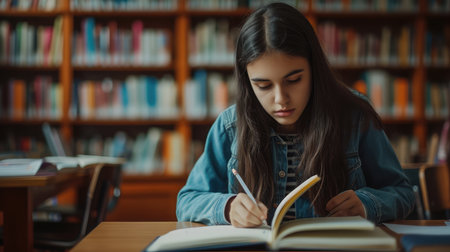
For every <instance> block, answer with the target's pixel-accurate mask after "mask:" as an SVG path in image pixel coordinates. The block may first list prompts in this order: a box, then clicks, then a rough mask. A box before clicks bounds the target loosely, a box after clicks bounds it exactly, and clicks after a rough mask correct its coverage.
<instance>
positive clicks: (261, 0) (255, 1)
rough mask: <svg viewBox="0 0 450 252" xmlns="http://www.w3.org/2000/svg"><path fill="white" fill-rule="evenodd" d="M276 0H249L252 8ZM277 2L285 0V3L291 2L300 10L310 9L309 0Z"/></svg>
mask: <svg viewBox="0 0 450 252" xmlns="http://www.w3.org/2000/svg"><path fill="white" fill-rule="evenodd" d="M272 2H275V1H273V0H249V1H248V7H250V8H251V9H256V8H259V7H261V6H263V5H266V4H269V3H272ZM276 2H283V3H285V4H289V5H291V6H294V7H296V8H298V9H299V10H301V11H303V10H307V9H308V0H281V1H276Z"/></svg>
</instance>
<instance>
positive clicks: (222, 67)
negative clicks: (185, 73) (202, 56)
mask: <svg viewBox="0 0 450 252" xmlns="http://www.w3.org/2000/svg"><path fill="white" fill-rule="evenodd" d="M190 68H191V70H199V69H203V70H207V71H221V72H222V71H233V70H234V66H233V65H193V66H190Z"/></svg>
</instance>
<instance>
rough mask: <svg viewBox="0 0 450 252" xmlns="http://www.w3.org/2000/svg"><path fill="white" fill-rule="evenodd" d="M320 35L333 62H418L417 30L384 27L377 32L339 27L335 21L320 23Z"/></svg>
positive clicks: (401, 63)
mask: <svg viewBox="0 0 450 252" xmlns="http://www.w3.org/2000/svg"><path fill="white" fill-rule="evenodd" d="M317 36H318V37H319V39H320V40H321V42H322V46H323V48H324V50H325V51H326V54H327V56H328V59H329V60H330V63H331V64H333V65H396V66H397V65H400V66H410V65H414V64H415V63H416V54H415V49H416V46H415V45H416V39H415V34H414V29H412V28H411V27H408V26H402V27H399V28H397V29H395V28H388V27H383V28H381V30H379V31H378V32H377V33H375V32H366V31H358V30H356V29H354V28H349V27H340V26H338V25H337V24H336V23H334V22H324V23H320V24H319V25H318V26H317Z"/></svg>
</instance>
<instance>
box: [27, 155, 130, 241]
mask: <svg viewBox="0 0 450 252" xmlns="http://www.w3.org/2000/svg"><path fill="white" fill-rule="evenodd" d="M94 166H95V167H94V169H93V172H92V176H91V178H90V181H89V184H88V186H87V188H86V189H87V190H86V191H85V193H86V194H85V195H86V196H85V200H84V202H83V203H82V207H81V208H79V207H78V208H77V207H75V208H64V207H62V208H61V207H60V206H57V207H54V208H51V207H50V208H48V207H47V208H42V209H38V211H46V212H47V213H59V214H61V215H64V218H63V220H62V221H60V222H35V223H34V235H35V239H34V240H35V241H34V244H35V248H38V249H49V250H66V249H70V248H72V247H73V246H75V245H76V244H77V243H78V242H79V241H80V240H81V239H82V238H83V237H84V236H85V235H87V234H88V233H89V232H90V231H91V230H92V229H94V228H95V227H96V226H97V225H98V224H99V223H100V222H102V221H103V220H104V219H105V218H106V214H107V212H108V206H109V205H110V204H113V203H114V202H115V201H117V199H118V197H119V196H120V194H117V191H116V192H115V193H114V194H113V195H112V196H111V195H110V194H111V191H112V190H117V188H119V185H120V179H117V178H120V174H121V165H111V164H108V165H106V164H96V165H94ZM112 202H113V203H112ZM61 209H62V210H61ZM67 209H72V210H71V211H68V210H67ZM80 210H81V211H80ZM74 219H75V221H74Z"/></svg>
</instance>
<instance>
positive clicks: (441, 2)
mask: <svg viewBox="0 0 450 252" xmlns="http://www.w3.org/2000/svg"><path fill="white" fill-rule="evenodd" d="M427 3H428V10H430V11H432V12H450V0H428V1H427Z"/></svg>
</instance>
